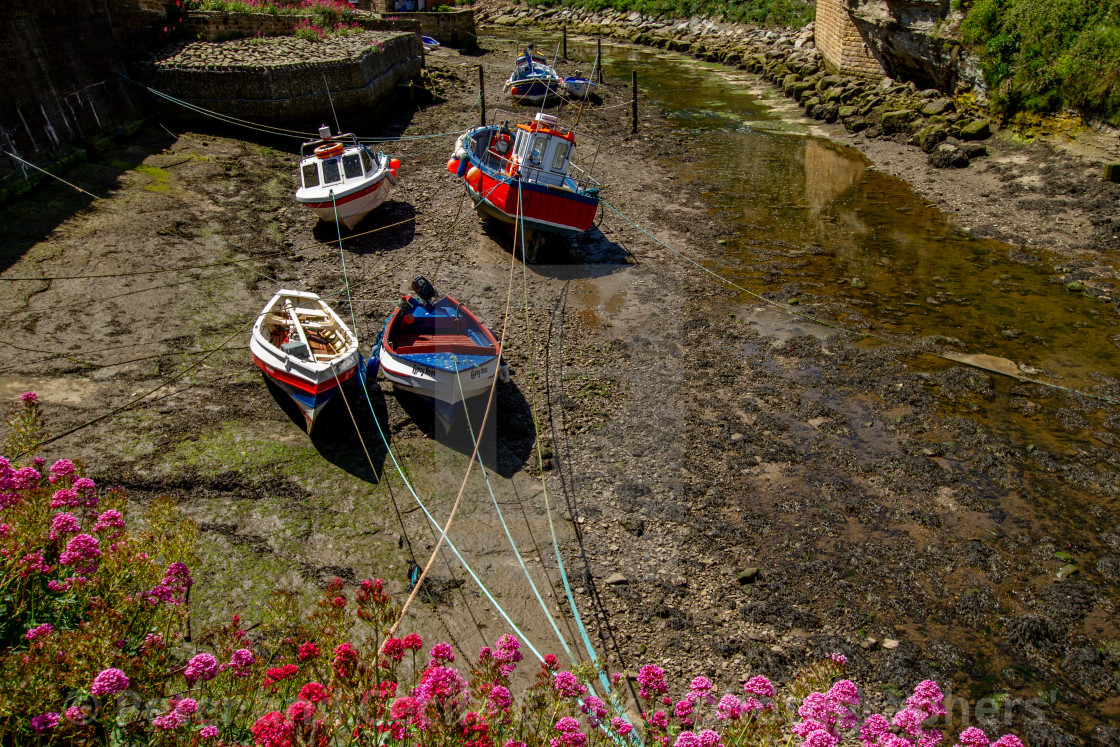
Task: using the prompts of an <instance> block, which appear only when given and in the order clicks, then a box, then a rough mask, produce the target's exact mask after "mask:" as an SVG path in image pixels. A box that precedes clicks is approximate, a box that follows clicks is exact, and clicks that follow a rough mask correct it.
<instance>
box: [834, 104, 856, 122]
mask: <svg viewBox="0 0 1120 747" xmlns="http://www.w3.org/2000/svg"><path fill="white" fill-rule="evenodd" d="M837 115H838V116H839V117H840V119H844V120H847V119H851V118H852V117H854V116H855V115H856V108H855V107H854V106H842V107H840V110H839V111H838V112H837Z"/></svg>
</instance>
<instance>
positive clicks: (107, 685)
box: [89, 668, 128, 695]
mask: <svg viewBox="0 0 1120 747" xmlns="http://www.w3.org/2000/svg"><path fill="white" fill-rule="evenodd" d="M127 687H128V677H126V676H125V673H124V672H122V671H121V670H119V669H113V668H110V669H102V670H101V671H100V672H99V673H98V675H97V676H96V677H94V678H93V685H92V686H91V687H90V689H89V691H90V692H91V693H93V694H94V695H114V694H116V693H119V692H122V691H123V690H124V689H125V688H127Z"/></svg>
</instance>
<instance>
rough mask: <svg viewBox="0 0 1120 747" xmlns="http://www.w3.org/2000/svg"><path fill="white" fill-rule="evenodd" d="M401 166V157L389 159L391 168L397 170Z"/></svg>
mask: <svg viewBox="0 0 1120 747" xmlns="http://www.w3.org/2000/svg"><path fill="white" fill-rule="evenodd" d="M400 167H401V159H399V158H390V159H389V168H391V169H392V170H393V171H396V170H397V169H399V168H400Z"/></svg>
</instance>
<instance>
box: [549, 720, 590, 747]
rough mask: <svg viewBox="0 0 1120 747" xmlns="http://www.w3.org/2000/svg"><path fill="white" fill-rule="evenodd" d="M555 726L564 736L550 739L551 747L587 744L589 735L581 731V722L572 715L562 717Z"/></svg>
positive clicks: (573, 746)
mask: <svg viewBox="0 0 1120 747" xmlns="http://www.w3.org/2000/svg"><path fill="white" fill-rule="evenodd" d="M553 728H554V729H556V731H558V732H560V734H561V735H562V736H560V737H558V738H553V739H550V740H548V743H549V745H550V746H551V747H584V745H586V744H587V735H586V734H583V733H582V732H580V730H579V722H578V721H576V720H575V719H574V718H572V717H571V716H565V717H564V718H562V719H560V720H559V721H557V722H556V725H555V726H554V727H553Z"/></svg>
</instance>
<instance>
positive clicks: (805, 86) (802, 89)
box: [789, 81, 813, 101]
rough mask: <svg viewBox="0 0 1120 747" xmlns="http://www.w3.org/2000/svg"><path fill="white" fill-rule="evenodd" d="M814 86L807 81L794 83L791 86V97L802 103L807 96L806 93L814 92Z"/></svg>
mask: <svg viewBox="0 0 1120 747" xmlns="http://www.w3.org/2000/svg"><path fill="white" fill-rule="evenodd" d="M812 90H813V84H812V83H807V82H805V81H800V82H798V83H794V84H793V85H792V86H790V90H789V95H790V97H791V98H793V99H794V100H796V101H800V100H801V99H802V97H804V96H805V93H806V91H812Z"/></svg>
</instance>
